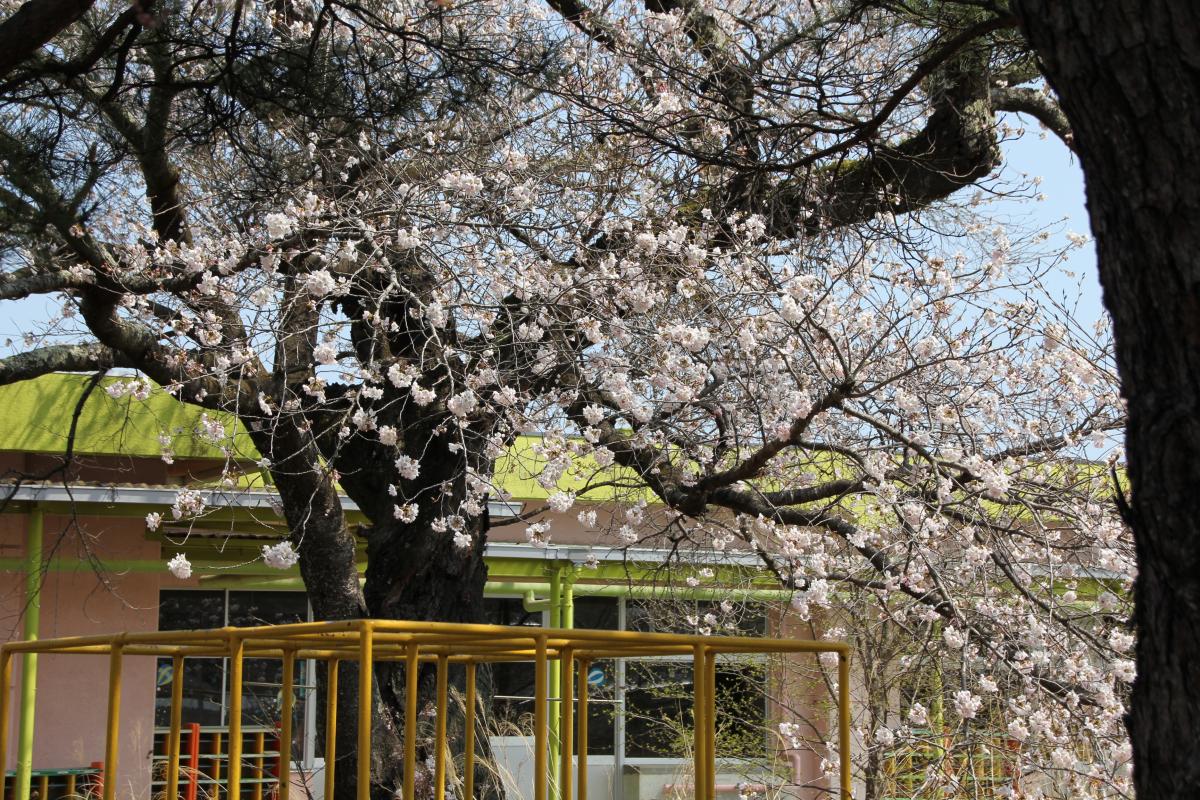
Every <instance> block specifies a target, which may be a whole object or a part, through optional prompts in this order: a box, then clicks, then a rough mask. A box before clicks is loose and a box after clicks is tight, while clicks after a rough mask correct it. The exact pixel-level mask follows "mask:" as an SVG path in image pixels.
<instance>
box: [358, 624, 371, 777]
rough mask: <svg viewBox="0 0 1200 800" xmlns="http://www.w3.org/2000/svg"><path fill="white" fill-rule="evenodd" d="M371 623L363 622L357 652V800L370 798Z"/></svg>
mask: <svg viewBox="0 0 1200 800" xmlns="http://www.w3.org/2000/svg"><path fill="white" fill-rule="evenodd" d="M371 633H372V631H371V623H370V622H364V623H363V629H362V638H361V639H360V640H359V650H358V776H357V782H358V786H357V787H356V796H357V798H358V800H370V798H371V699H372V687H371V677H372V673H371V663H372V662H371V656H372V653H371V648H372V645H373V644H374V642H373V641H372V638H371Z"/></svg>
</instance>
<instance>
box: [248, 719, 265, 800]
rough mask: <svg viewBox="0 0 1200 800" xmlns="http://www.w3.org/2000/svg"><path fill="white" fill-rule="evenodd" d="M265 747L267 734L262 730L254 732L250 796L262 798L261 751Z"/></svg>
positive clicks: (257, 798) (256, 799)
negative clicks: (252, 786) (252, 775)
mask: <svg viewBox="0 0 1200 800" xmlns="http://www.w3.org/2000/svg"><path fill="white" fill-rule="evenodd" d="M266 749H267V735H266V734H265V733H263V732H262V731H258V732H257V733H255V734H254V788H253V789H251V795H250V796H251V797H253V798H254V800H262V796H263V785H262V780H263V775H264V772H263V751H264V750H266Z"/></svg>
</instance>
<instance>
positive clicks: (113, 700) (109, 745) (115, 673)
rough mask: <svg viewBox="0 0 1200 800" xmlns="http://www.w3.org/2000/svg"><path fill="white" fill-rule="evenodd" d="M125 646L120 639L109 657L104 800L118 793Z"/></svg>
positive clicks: (114, 644) (115, 643)
mask: <svg viewBox="0 0 1200 800" xmlns="http://www.w3.org/2000/svg"><path fill="white" fill-rule="evenodd" d="M123 649H124V646H123V645H122V644H121V640H120V638H119V637H118V639H117V640H116V641H115V642H114V643H113V645H112V650H111V651H110V653H109V657H108V727H107V730H106V731H105V734H104V736H105V739H104V790H103V798H104V800H113V797H115V796H116V792H117V753H118V747H117V746H118V744H119V743H120V730H121V655H122V650H123Z"/></svg>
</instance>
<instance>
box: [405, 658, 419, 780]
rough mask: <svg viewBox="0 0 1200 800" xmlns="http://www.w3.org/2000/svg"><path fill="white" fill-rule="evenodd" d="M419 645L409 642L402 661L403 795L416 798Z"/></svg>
mask: <svg viewBox="0 0 1200 800" xmlns="http://www.w3.org/2000/svg"><path fill="white" fill-rule="evenodd" d="M420 655H421V646H420V645H418V644H410V645H409V646H408V653H407V655H406V657H405V662H404V680H405V689H404V691H405V697H404V797H403V798H401V800H416V788H415V787H416V783H417V678H418V676H419V672H420V669H421V667H420V661H419V660H418V659H419V658H420Z"/></svg>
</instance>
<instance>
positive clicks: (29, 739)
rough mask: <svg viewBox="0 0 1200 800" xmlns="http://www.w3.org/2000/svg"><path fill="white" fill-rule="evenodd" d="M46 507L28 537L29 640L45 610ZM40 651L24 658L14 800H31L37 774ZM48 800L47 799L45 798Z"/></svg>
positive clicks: (33, 518) (33, 514)
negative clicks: (35, 748) (35, 739)
mask: <svg viewBox="0 0 1200 800" xmlns="http://www.w3.org/2000/svg"><path fill="white" fill-rule="evenodd" d="M43 527H44V526H43V520H42V510H41V509H40V508H39V507H37V506H34V507H33V509H32V510H31V511H30V512H29V525H28V530H27V531H26V536H25V627H24V636H25V638H26V639H27V640H30V641H32V640H34V639H36V638H38V628H39V627H40V625H41V621H40V620H41V613H42V579H41V574H42V533H43ZM37 668H38V656H37V653H26V654H25V655H24V657H23V658H22V659H21V716H20V719H19V721H18V727H17V774H16V779H15V780H14V781H13V797H14V800H28V798H29V791H30V788H31V780H32V777H33V724H34V714H35V711H34V710H35V708H36V707H37ZM43 800H45V798H43Z"/></svg>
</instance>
